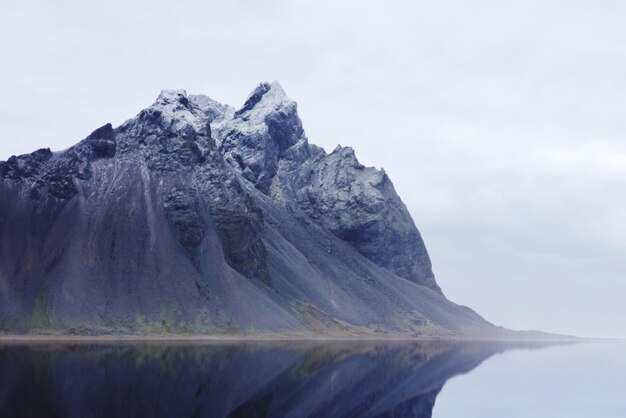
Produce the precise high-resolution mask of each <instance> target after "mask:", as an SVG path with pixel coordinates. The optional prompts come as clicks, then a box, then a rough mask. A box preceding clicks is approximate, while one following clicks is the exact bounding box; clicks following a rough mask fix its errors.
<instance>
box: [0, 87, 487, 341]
mask: <svg viewBox="0 0 626 418" xmlns="http://www.w3.org/2000/svg"><path fill="white" fill-rule="evenodd" d="M0 328H1V329H2V330H4V331H5V332H11V333H14V332H39V331H42V330H46V331H52V332H73V333H151V334H153V333H163V332H170V333H258V332H265V333H269V332H272V333H276V332H290V333H298V332H300V333H301V332H308V333H316V334H325V335H361V334H378V333H382V334H386V335H388V334H394V335H411V336H468V335H473V336H476V335H486V334H492V333H497V332H498V331H497V329H495V328H494V327H493V326H492V325H491V324H489V323H488V322H486V321H485V320H483V319H482V318H481V317H480V316H478V315H477V314H476V313H474V312H473V311H471V310H470V309H468V308H465V307H461V306H458V305H455V304H453V303H452V302H450V301H448V300H447V299H446V298H445V297H444V296H443V294H442V293H441V290H440V289H439V286H438V285H437V283H436V282H435V279H434V276H433V274H432V270H431V264H430V260H429V257H428V254H427V252H426V248H425V246H424V243H423V241H422V238H421V236H420V234H419V232H418V230H417V228H416V227H415V225H414V223H413V220H412V219H411V217H410V215H409V213H408V211H407V209H406V207H405V206H404V204H403V203H402V201H401V200H400V198H399V197H398V195H397V194H396V192H395V190H394V188H393V185H392V184H391V181H390V180H389V178H388V177H387V175H386V174H385V173H384V171H378V170H375V169H373V168H366V167H363V166H362V165H361V164H359V163H358V161H357V159H356V157H355V155H354V152H353V151H352V150H351V149H350V148H341V147H338V148H337V149H336V150H335V151H333V152H332V153H330V154H327V153H326V152H325V151H324V150H323V149H321V148H319V147H316V146H314V145H310V144H309V143H308V140H307V138H306V136H305V133H304V130H303V128H302V123H301V121H300V119H299V117H298V115H297V106H296V104H295V102H293V101H291V100H290V99H288V98H287V96H286V95H285V93H284V91H283V90H282V88H281V87H280V86H279V85H278V84H277V83H272V84H267V83H264V84H261V85H260V86H259V87H258V88H257V89H255V91H254V92H253V93H252V94H251V95H250V97H249V98H248V100H247V101H246V102H245V104H244V106H243V107H242V108H241V109H239V110H236V111H235V110H234V109H233V108H231V107H229V106H226V105H222V104H219V103H217V102H215V101H214V100H211V99H210V98H208V97H206V96H187V94H186V92H184V91H183V90H179V91H163V92H162V93H161V95H160V96H159V97H158V99H157V101H156V102H155V103H154V104H153V105H152V106H150V107H149V108H147V109H145V110H143V111H141V112H140V113H139V115H137V117H135V118H133V119H130V120H128V121H127V122H125V123H124V124H122V125H121V126H119V127H118V128H115V129H114V128H113V127H112V126H111V125H110V124H108V125H105V126H103V127H102V128H99V129H97V130H96V131H94V132H93V133H92V134H91V135H89V136H88V137H87V138H86V139H85V140H83V141H81V142H80V143H78V144H77V145H76V146H74V147H72V148H70V149H68V150H65V151H62V152H59V153H52V152H50V150H47V149H46V150H39V151H36V152H34V153H33V154H29V155H23V156H19V157H11V158H10V159H9V160H8V161H7V162H1V163H0Z"/></svg>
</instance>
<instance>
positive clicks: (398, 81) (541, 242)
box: [0, 0, 626, 338]
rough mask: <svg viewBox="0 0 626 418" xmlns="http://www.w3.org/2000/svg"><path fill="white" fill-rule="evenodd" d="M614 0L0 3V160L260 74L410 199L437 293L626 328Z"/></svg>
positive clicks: (510, 319) (506, 320)
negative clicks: (173, 98)
mask: <svg viewBox="0 0 626 418" xmlns="http://www.w3.org/2000/svg"><path fill="white" fill-rule="evenodd" d="M624 22H626V2H624V1H611V0H605V1H602V2H589V1H578V0H569V1H557V0H542V1H534V0H525V1H503V0H498V1H480V0H470V1H468V0H465V1H452V0H442V1H437V2H430V1H428V2H427V1H409V0H405V1H398V0H387V1H384V2H382V1H364V0H359V1H352V0H349V1H341V2H338V1H328V0H316V1H314V2H312V1H305V0H267V1H258V0H229V1H225V0H222V1H219V2H218V1H211V0H209V1H206V0H205V1H189V0H179V1H170V0H168V1H161V0H150V1H143V0H142V1H130V0H124V1H119V0H109V1H106V2H85V1H69V0H56V1H54V2H50V1H44V0H37V1H33V0H3V1H2V3H1V4H0V57H2V58H1V59H0V92H1V94H2V99H1V100H0V160H5V159H7V158H8V157H10V156H11V155H14V154H23V153H27V152H31V151H33V150H35V149H38V148H42V147H50V148H51V149H53V150H62V149H64V148H67V147H69V146H71V145H73V144H74V143H76V142H78V141H79V140H81V139H82V138H84V137H86V136H87V135H88V134H89V133H90V132H91V131H93V130H94V129H96V128H98V127H99V126H102V125H104V124H105V123H107V122H111V123H113V124H114V125H119V124H121V123H122V122H123V121H124V120H126V119H129V118H131V117H133V116H134V115H136V114H137V113H138V112H139V111H140V110H141V109H143V108H145V107H147V106H149V105H150V104H151V103H152V102H153V101H154V100H155V98H156V97H157V95H158V94H159V92H160V91H161V90H162V89H178V88H184V89H186V90H187V91H188V92H189V93H194V94H195V93H202V94H207V95H209V96H210V97H212V98H213V99H216V100H218V101H221V102H224V103H228V104H231V105H233V106H236V107H239V106H241V105H242V104H243V102H244V101H245V99H246V97H247V95H248V94H249V93H250V92H251V91H252V90H253V89H254V87H255V86H256V85H257V84H258V83H260V82H262V81H273V80H277V81H279V82H280V83H281V84H282V86H283V87H284V89H285V90H286V92H287V94H288V95H289V96H290V97H291V98H292V99H294V100H296V101H297V102H298V109H299V114H300V117H301V119H302V120H303V124H304V127H305V130H306V133H307V136H308V138H309V140H310V142H311V143H314V144H317V145H320V146H323V147H324V148H326V149H327V150H329V151H330V150H332V149H333V148H334V147H335V146H336V145H337V144H341V145H343V146H347V145H349V146H352V147H353V148H354V149H355V150H356V154H357V157H358V158H359V159H360V161H361V162H362V163H364V164H366V165H371V166H376V167H378V168H381V167H383V168H384V169H385V170H386V171H387V173H388V174H389V176H390V177H391V179H392V181H393V182H394V184H395V186H396V190H397V191H398V193H399V194H400V196H401V197H402V199H403V201H404V202H405V203H406V205H407V207H408V208H409V210H410V212H411V214H412V216H413V218H414V220H415V223H416V225H417V226H418V228H419V229H420V231H421V233H422V235H423V237H424V239H425V242H426V246H427V248H428V250H429V253H430V255H431V259H432V262H433V267H434V271H435V275H436V277H437V280H438V282H439V284H440V285H441V287H442V289H443V291H444V293H445V294H446V295H447V296H448V297H449V298H450V299H452V300H454V301H455V302H457V303H460V304H463V305H468V306H471V307H472V308H473V309H475V310H476V311H477V312H479V313H480V314H482V315H483V316H485V317H486V318H487V319H488V320H490V321H492V322H494V323H496V324H498V325H503V326H505V327H509V328H514V329H542V330H546V331H551V332H559V333H567V334H574V335H580V336H590V337H621V338H626V321H625V320H624V318H626V210H625V209H626V136H625V135H626V134H625V133H626V112H625V109H626V77H624V74H626V25H624Z"/></svg>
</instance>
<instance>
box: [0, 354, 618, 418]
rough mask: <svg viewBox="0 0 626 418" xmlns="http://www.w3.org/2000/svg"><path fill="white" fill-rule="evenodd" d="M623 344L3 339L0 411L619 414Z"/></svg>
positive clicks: (180, 414) (235, 414) (242, 414)
mask: <svg viewBox="0 0 626 418" xmlns="http://www.w3.org/2000/svg"><path fill="white" fill-rule="evenodd" d="M624 354H626V345H624V344H623V343H580V344H562V345H547V344H545V343H544V344H538V343H521V344H520V343H506V344H505V343H497V344H493V343H448V342H419V343H417V342H387V343H383V342H330V343H329V342H326V343H315V342H306V343H305V342H290V343H286V342H282V343H266V342H265V343H258V342H257V343H227V344H224V343H220V344H215V343H213V344H207V343H172V342H169V343H161V342H155V343H117V344H106V343H102V344H47V343H38V344H30V345H26V344H8V345H2V346H0V416H2V417H31V416H32V417H35V416H36V417H48V416H50V417H53V416H64V417H86V416H92V417H101V416H102V417H105V416H116V417H140V416H150V417H193V416H211V417H249V416H254V417H266V416H267V417H283V416H292V417H305V416H318V417H377V416H385V417H431V416H433V417H459V416H463V417H502V416H506V417H533V418H537V417H589V416H595V417H623V416H624V414H626V398H625V397H624V396H623V395H624V394H623V390H624V388H626V356H624Z"/></svg>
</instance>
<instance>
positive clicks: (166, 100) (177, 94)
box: [156, 89, 189, 106]
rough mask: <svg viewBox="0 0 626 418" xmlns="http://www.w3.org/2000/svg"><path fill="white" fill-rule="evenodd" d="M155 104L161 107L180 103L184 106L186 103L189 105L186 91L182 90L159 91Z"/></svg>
mask: <svg viewBox="0 0 626 418" xmlns="http://www.w3.org/2000/svg"><path fill="white" fill-rule="evenodd" d="M156 103H157V104H160V105H162V106H164V105H168V104H172V103H180V104H183V105H186V104H187V103H189V100H188V99H187V91H185V90H183V89H178V90H161V93H160V94H159V97H157V100H156Z"/></svg>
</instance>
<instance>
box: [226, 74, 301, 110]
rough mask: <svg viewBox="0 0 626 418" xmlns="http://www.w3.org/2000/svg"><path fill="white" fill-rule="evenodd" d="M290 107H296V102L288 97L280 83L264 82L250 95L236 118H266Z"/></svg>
mask: <svg viewBox="0 0 626 418" xmlns="http://www.w3.org/2000/svg"><path fill="white" fill-rule="evenodd" d="M289 105H295V102H294V101H293V100H291V99H290V98H289V97H287V94H286V93H285V90H284V89H283V87H282V86H281V85H280V83H278V82H277V81H273V82H271V83H267V82H264V83H261V84H259V85H258V86H257V87H256V88H255V89H254V91H252V93H250V95H249V96H248V98H247V99H246V102H245V103H244V105H243V106H242V108H241V109H239V110H238V111H237V112H235V117H244V118H245V117H246V116H254V115H261V116H265V115H267V114H269V113H271V112H273V111H275V110H278V109H280V108H282V107H286V106H289Z"/></svg>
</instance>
